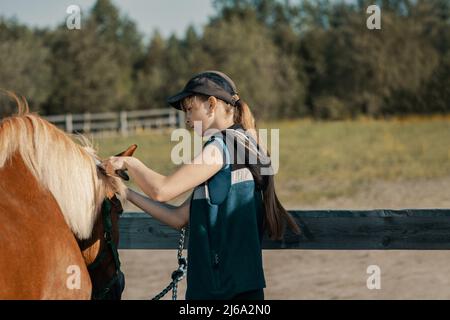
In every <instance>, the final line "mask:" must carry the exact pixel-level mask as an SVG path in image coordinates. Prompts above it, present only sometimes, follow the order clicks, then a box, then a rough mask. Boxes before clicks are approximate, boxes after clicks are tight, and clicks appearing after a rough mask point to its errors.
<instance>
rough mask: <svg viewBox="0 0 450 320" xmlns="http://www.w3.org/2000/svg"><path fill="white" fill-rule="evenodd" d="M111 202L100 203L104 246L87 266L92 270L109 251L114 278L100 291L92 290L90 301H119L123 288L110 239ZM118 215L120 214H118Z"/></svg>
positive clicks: (121, 275)
mask: <svg viewBox="0 0 450 320" xmlns="http://www.w3.org/2000/svg"><path fill="white" fill-rule="evenodd" d="M111 207H112V203H111V200H110V199H108V198H105V200H103V203H102V219H103V229H104V233H103V237H104V240H105V242H106V246H104V247H103V250H102V251H101V252H100V253H99V254H98V255H97V257H96V258H95V260H94V262H93V263H92V264H90V265H89V266H88V270H89V271H91V270H94V269H95V268H97V267H98V266H100V264H101V263H102V262H103V260H105V258H106V256H107V251H108V250H109V251H110V252H111V254H112V256H113V259H114V265H115V272H114V276H113V277H112V278H111V280H109V281H108V283H107V284H106V285H105V286H104V287H103V288H100V289H97V290H95V291H94V290H92V295H91V299H93V300H107V299H111V300H119V299H120V298H121V296H122V292H123V289H124V288H125V276H124V274H123V272H122V271H121V270H120V260H119V252H118V249H117V246H116V244H115V243H114V240H113V238H112V219H111ZM119 214H120V213H119Z"/></svg>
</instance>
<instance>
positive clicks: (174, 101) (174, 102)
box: [167, 91, 192, 110]
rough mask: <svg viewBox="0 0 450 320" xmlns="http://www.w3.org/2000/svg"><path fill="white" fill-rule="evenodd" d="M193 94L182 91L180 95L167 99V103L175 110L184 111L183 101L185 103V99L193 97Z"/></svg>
mask: <svg viewBox="0 0 450 320" xmlns="http://www.w3.org/2000/svg"><path fill="white" fill-rule="evenodd" d="M191 95H192V93H190V92H186V91H181V92H179V93H177V94H176V95H173V96H171V97H169V98H167V102H168V103H169V104H170V105H171V106H172V107H174V108H176V109H178V110H182V108H181V101H183V99H184V98H187V97H189V96H191Z"/></svg>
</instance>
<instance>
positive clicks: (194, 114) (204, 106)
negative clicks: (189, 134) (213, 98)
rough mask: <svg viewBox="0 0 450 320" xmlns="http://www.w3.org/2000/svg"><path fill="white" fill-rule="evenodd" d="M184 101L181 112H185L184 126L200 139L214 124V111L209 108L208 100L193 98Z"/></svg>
mask: <svg viewBox="0 0 450 320" xmlns="http://www.w3.org/2000/svg"><path fill="white" fill-rule="evenodd" d="M186 100H187V101H186V102H184V103H183V110H184V111H185V112H186V124H187V125H188V126H189V128H191V129H194V130H195V132H196V133H197V134H198V135H199V136H201V137H202V136H203V134H204V133H205V131H206V130H208V129H209V128H210V127H211V125H212V123H213V122H214V116H215V114H214V111H213V110H212V108H211V107H210V103H209V100H208V99H202V98H200V97H197V96H194V97H189V98H187V99H186Z"/></svg>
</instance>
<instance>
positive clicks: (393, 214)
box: [119, 209, 450, 250]
mask: <svg viewBox="0 0 450 320" xmlns="http://www.w3.org/2000/svg"><path fill="white" fill-rule="evenodd" d="M290 213H291V214H292V216H293V217H294V219H295V220H296V222H297V224H298V225H299V226H300V227H301V228H302V229H303V233H302V234H301V235H300V236H297V235H294V234H292V233H290V232H287V233H286V235H285V237H284V239H283V240H281V241H272V240H269V239H267V237H266V238H265V239H264V241H263V249H315V250H327V249H328V250H392V249H401V250H448V249H450V209H408V210H358V211H346V210H327V211H323V210H322V211H321V210H314V211H299V210H296V211H290ZM178 237H179V232H178V231H177V230H175V229H172V228H170V227H167V226H165V225H163V224H161V223H160V222H158V221H157V220H155V219H152V218H150V217H149V215H147V214H145V213H133V212H128V213H124V214H123V216H122V217H121V219H120V243H119V248H121V249H176V247H177V244H178Z"/></svg>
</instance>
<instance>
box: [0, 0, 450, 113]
mask: <svg viewBox="0 0 450 320" xmlns="http://www.w3.org/2000/svg"><path fill="white" fill-rule="evenodd" d="M372 4H377V5H378V6H379V7H380V9H381V29H380V30H369V29H368V28H367V27H366V20H367V19H368V17H369V14H368V13H367V12H366V9H367V7H368V6H369V5H372ZM213 5H214V8H215V14H214V15H213V16H212V17H210V19H209V22H208V23H207V24H206V25H205V26H203V27H202V29H201V30H197V29H196V28H194V27H193V26H190V27H188V28H187V29H186V31H185V33H184V35H183V36H181V37H180V36H176V35H174V34H173V35H171V36H169V37H163V36H162V35H161V34H160V33H159V32H158V31H157V30H155V31H154V33H153V34H152V36H151V38H150V40H149V41H145V38H144V35H143V34H142V33H141V32H140V31H139V30H138V28H137V25H136V23H135V22H134V21H133V20H132V19H130V18H129V17H127V16H125V15H123V14H121V12H120V11H119V9H118V8H117V7H115V6H114V4H113V3H112V2H111V1H110V0H98V1H97V2H96V3H95V5H94V6H93V7H92V8H91V10H90V11H89V12H88V13H87V14H83V16H82V28H81V30H68V28H67V27H66V25H65V22H64V23H61V25H59V26H58V27H56V28H52V29H50V28H44V29H42V28H40V29H39V28H38V29H37V28H30V27H28V26H26V25H24V24H22V23H20V22H18V21H16V20H14V19H8V18H5V17H3V18H0V88H3V89H8V90H12V91H15V92H17V93H19V94H22V95H24V96H25V97H26V98H27V99H28V101H29V103H30V106H31V107H32V109H34V110H36V111H39V112H40V113H42V114H54V113H66V112H71V113H82V112H103V111H117V110H133V109H148V108H161V107H165V106H167V103H166V102H165V99H166V97H168V96H169V95H171V94H173V93H175V92H177V91H179V90H180V89H181V88H182V87H183V86H184V84H185V82H186V81H187V79H189V78H190V77H191V76H192V75H193V74H195V73H197V72H200V71H203V70H208V69H217V70H222V71H224V72H225V73H227V74H229V75H230V76H231V77H232V78H233V79H234V80H235V82H236V84H237V86H238V89H239V94H240V96H241V98H242V99H243V100H245V101H246V102H247V103H248V104H249V105H250V107H251V108H252V110H253V111H254V113H255V114H256V116H257V117H258V118H261V119H269V118H291V117H303V116H309V117H314V118H318V119H346V118H355V117H358V116H361V115H364V116H371V117H386V116H390V115H405V114H436V113H449V112H450V2H449V1H448V0H378V1H375V0H372V1H366V0H357V1H353V2H348V1H345V2H344V1H331V0H315V1H313V0H311V1H310V0H299V1H296V2H290V1H277V0H214V1H213ZM6 105H7V104H5V103H2V106H6ZM9 112H11V110H9V109H8V107H6V108H5V107H3V109H0V116H2V115H5V114H7V113H9Z"/></svg>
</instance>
